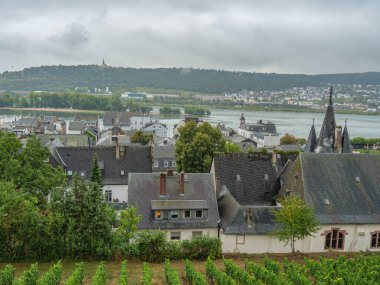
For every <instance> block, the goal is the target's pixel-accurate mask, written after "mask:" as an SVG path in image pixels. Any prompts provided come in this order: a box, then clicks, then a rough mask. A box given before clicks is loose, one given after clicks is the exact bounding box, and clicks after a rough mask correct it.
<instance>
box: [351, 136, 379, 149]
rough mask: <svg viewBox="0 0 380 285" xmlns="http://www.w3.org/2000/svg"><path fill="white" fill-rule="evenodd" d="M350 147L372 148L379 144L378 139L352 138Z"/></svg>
mask: <svg viewBox="0 0 380 285" xmlns="http://www.w3.org/2000/svg"><path fill="white" fill-rule="evenodd" d="M350 142H351V145H359V146H364V147H366V146H367V145H369V146H373V145H379V144H380V138H368V139H367V138H363V137H356V138H352V139H351V140H350Z"/></svg>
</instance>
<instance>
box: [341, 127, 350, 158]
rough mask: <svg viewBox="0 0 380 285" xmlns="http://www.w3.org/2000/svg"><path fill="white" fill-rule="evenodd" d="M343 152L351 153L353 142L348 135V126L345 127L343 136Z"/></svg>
mask: <svg viewBox="0 0 380 285" xmlns="http://www.w3.org/2000/svg"><path fill="white" fill-rule="evenodd" d="M342 152H343V153H351V152H352V151H351V142H350V136H349V135H348V130H347V125H345V126H344V130H343V136H342Z"/></svg>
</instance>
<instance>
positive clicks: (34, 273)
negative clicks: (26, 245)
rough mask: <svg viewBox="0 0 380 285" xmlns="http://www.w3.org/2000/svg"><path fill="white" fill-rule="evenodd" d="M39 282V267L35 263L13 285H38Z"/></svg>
mask: <svg viewBox="0 0 380 285" xmlns="http://www.w3.org/2000/svg"><path fill="white" fill-rule="evenodd" d="M37 280H38V265H37V263H34V264H32V265H31V266H30V268H29V269H27V270H25V271H24V272H23V274H22V276H21V277H20V278H18V279H16V280H15V281H14V282H13V285H36V284H37Z"/></svg>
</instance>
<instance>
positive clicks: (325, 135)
mask: <svg viewBox="0 0 380 285" xmlns="http://www.w3.org/2000/svg"><path fill="white" fill-rule="evenodd" d="M335 128H336V122H335V115H334V107H333V103H332V87H330V97H329V105H328V106H327V110H326V113H325V118H324V119H323V124H322V127H321V131H320V132H319V138H318V146H320V147H322V148H324V151H326V152H332V148H333V146H334V143H335ZM327 143H329V144H330V147H328V146H327Z"/></svg>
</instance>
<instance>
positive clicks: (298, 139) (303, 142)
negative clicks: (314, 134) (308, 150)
mask: <svg viewBox="0 0 380 285" xmlns="http://www.w3.org/2000/svg"><path fill="white" fill-rule="evenodd" d="M306 142H307V141H306V139H305V138H297V144H298V145H301V146H302V145H305V144H306Z"/></svg>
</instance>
